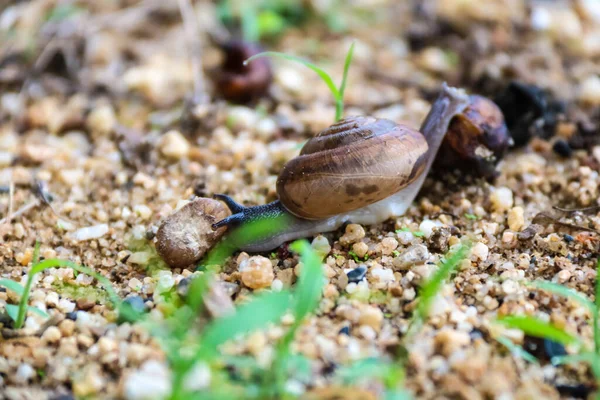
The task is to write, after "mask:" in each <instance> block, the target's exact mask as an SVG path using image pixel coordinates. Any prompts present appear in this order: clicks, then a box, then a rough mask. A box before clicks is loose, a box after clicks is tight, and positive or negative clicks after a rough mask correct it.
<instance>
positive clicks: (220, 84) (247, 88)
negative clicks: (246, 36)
mask: <svg viewBox="0 0 600 400" xmlns="http://www.w3.org/2000/svg"><path fill="white" fill-rule="evenodd" d="M222 48H223V52H224V53H225V59H224V62H223V65H222V66H221V68H220V71H218V73H217V75H216V77H215V87H216V90H217V92H218V94H219V95H220V96H222V97H223V98H225V100H228V101H231V102H233V103H240V104H243V103H248V102H251V101H253V100H257V99H258V98H260V97H262V96H264V95H265V94H266V93H267V91H268V90H269V86H270V85H271V81H272V80H273V74H272V72H271V63H270V61H269V59H267V58H259V59H257V60H254V61H253V62H251V63H249V64H248V65H244V61H245V60H247V59H248V58H250V57H252V56H253V55H255V54H258V53H260V52H261V51H262V49H261V47H260V46H258V45H257V44H255V43H250V42H244V41H241V40H234V41H230V42H227V43H225V44H223V46H222Z"/></svg>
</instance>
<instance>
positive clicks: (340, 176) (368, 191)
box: [277, 117, 428, 219]
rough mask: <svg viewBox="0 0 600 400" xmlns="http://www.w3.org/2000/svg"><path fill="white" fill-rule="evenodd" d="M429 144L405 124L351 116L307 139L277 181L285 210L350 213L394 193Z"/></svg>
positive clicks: (314, 215)
mask: <svg viewBox="0 0 600 400" xmlns="http://www.w3.org/2000/svg"><path fill="white" fill-rule="evenodd" d="M427 149H428V146H427V142H426V141H425V138H424V137H423V135H422V134H421V133H420V132H418V131H416V130H414V129H411V128H409V127H407V126H404V125H398V124H396V123H395V122H392V121H389V120H385V119H378V118H373V117H349V118H346V119H344V120H341V121H339V122H337V123H336V124H334V125H332V126H330V127H329V128H327V129H325V130H324V131H321V132H320V133H319V134H317V136H316V137H314V138H312V139H311V140H309V141H308V142H307V143H306V144H305V145H304V147H303V148H302V151H301V152H300V155H299V156H298V157H296V158H294V159H292V160H290V161H289V162H288V163H287V164H286V165H285V166H284V167H283V170H282V172H281V174H280V175H279V178H278V179H277V194H278V195H279V200H280V201H281V203H282V204H283V205H284V207H285V208H286V209H287V210H288V211H289V212H290V213H292V214H294V215H296V216H298V217H301V218H305V219H323V218H327V217H331V216H333V215H337V214H342V213H346V212H349V211H353V210H356V209H359V208H362V207H365V206H367V205H369V204H372V203H375V202H377V201H379V200H383V199H384V198H386V197H388V196H390V195H392V194H394V193H396V192H397V191H399V190H400V189H402V188H403V187H405V186H407V185H408V184H409V183H411V182H412V181H414V180H415V179H416V178H417V177H418V176H419V175H420V174H421V173H422V172H423V169H424V168H425V165H426V161H427V160H426V159H425V158H426V157H425V154H426V152H427Z"/></svg>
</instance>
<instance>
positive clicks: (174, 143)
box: [158, 130, 190, 160]
mask: <svg viewBox="0 0 600 400" xmlns="http://www.w3.org/2000/svg"><path fill="white" fill-rule="evenodd" d="M158 148H159V150H160V153H161V154H162V155H163V156H165V157H166V158H170V159H173V160H180V159H182V158H184V157H186V156H187V154H188V152H189V151H190V144H189V143H188V141H187V139H186V138H185V137H184V136H183V135H182V134H181V133H180V132H179V131H176V130H171V131H169V132H167V133H165V134H164V135H163V136H162V137H161V138H160V142H159V143H158Z"/></svg>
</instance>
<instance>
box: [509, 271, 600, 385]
mask: <svg viewBox="0 0 600 400" xmlns="http://www.w3.org/2000/svg"><path fill="white" fill-rule="evenodd" d="M596 276H597V277H598V276H600V260H598V261H597V263H596ZM525 285H527V286H528V287H531V288H533V289H539V290H544V291H546V292H549V293H552V294H555V295H558V296H561V297H564V298H566V299H570V300H572V301H574V302H576V303H579V304H580V305H581V306H583V307H585V308H586V309H587V310H588V311H589V313H590V314H591V317H592V321H591V323H592V327H593V329H592V331H593V342H594V343H593V347H592V348H590V347H589V346H586V344H585V343H584V341H583V339H582V338H580V337H578V336H575V335H573V334H571V333H569V332H566V331H565V330H564V329H562V328H560V327H557V326H555V325H552V324H550V323H548V322H546V321H542V320H540V319H539V318H535V317H530V316H516V315H509V316H505V317H501V318H498V319H497V322H498V323H500V324H503V325H505V326H508V327H510V328H515V329H520V330H522V331H523V332H525V333H526V334H528V335H531V336H535V337H539V338H543V339H548V340H553V341H555V342H558V343H561V344H563V345H576V346H575V350H576V353H575V354H569V355H566V356H555V357H552V359H551V362H552V363H553V364H554V365H560V364H567V363H578V362H584V363H587V364H588V365H589V366H590V369H591V371H592V374H593V375H594V378H595V379H596V382H597V383H600V329H599V326H598V312H599V311H600V283H599V282H598V279H596V287H595V301H594V302H592V301H591V300H589V299H588V298H587V297H586V296H585V295H584V294H582V293H580V292H578V291H576V290H573V289H571V288H568V287H565V286H563V285H560V284H557V283H553V282H546V281H533V282H526V283H525ZM499 341H500V340H499ZM501 343H503V342H501ZM503 344H504V343H503Z"/></svg>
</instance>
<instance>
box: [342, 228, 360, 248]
mask: <svg viewBox="0 0 600 400" xmlns="http://www.w3.org/2000/svg"><path fill="white" fill-rule="evenodd" d="M364 237H365V229H364V228H363V227H362V226H360V225H358V224H348V225H347V226H346V233H344V235H343V236H342V237H340V244H341V245H342V246H347V245H349V244H352V243H356V242H358V241H359V240H361V239H362V238H364Z"/></svg>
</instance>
